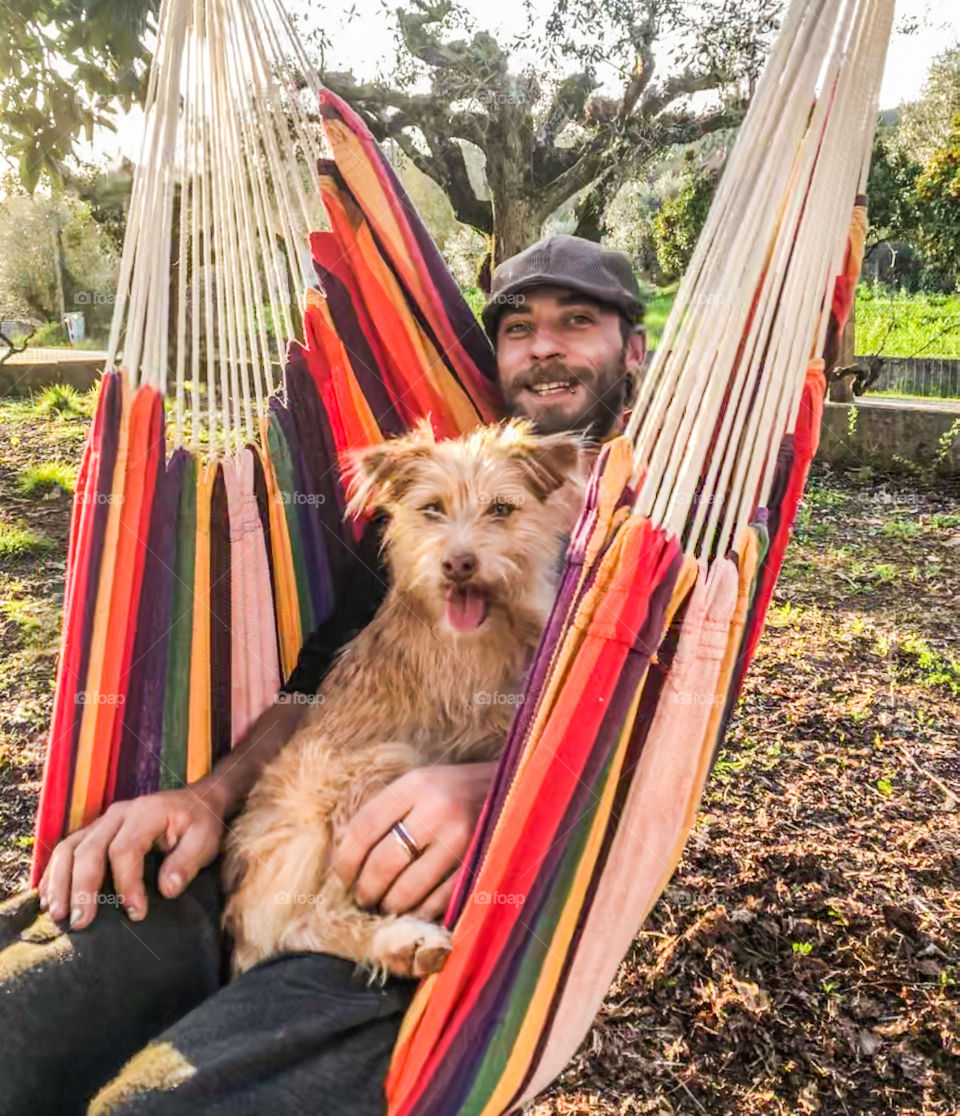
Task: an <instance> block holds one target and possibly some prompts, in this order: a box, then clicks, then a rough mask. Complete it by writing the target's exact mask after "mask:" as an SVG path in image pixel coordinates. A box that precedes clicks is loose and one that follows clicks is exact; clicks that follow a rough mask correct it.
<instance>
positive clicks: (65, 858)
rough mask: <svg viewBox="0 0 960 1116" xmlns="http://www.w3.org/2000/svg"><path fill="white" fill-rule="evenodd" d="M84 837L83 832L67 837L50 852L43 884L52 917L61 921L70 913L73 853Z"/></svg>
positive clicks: (42, 887)
mask: <svg viewBox="0 0 960 1116" xmlns="http://www.w3.org/2000/svg"><path fill="white" fill-rule="evenodd" d="M82 838H83V833H72V834H71V835H70V836H69V837H65V838H64V839H63V840H62V841H61V842H60V843H59V844H58V845H57V847H56V848H55V849H54V850H53V852H52V853H51V854H50V862H49V864H48V865H47V870H46V872H45V873H44V880H45V881H46V882H45V883H43V884H41V889H42V890H43V892H44V894H45V896H46V900H47V910H48V912H49V914H50V917H51V918H52V919H55V920H57V921H59V920H60V919H61V918H66V917H67V915H68V914H69V913H70V881H71V879H72V878H73V854H74V851H75V850H76V847H77V845H79V844H80V841H81V840H82Z"/></svg>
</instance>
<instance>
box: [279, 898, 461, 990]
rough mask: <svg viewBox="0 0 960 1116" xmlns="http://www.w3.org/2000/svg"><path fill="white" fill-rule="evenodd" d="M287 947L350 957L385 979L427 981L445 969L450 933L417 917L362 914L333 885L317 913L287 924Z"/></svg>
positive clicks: (284, 942)
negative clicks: (419, 978)
mask: <svg viewBox="0 0 960 1116" xmlns="http://www.w3.org/2000/svg"><path fill="white" fill-rule="evenodd" d="M282 948H283V949H284V950H289V951H293V950H311V951H313V952H317V953H332V954H334V955H335V956H337V957H346V958H347V959H348V960H350V961H357V962H359V963H360V964H362V965H365V966H366V967H367V968H368V969H370V970H371V972H372V973H373V974H374V975H376V976H380V977H384V976H386V975H387V974H388V973H390V974H392V975H393V976H400V977H423V976H427V975H428V974H429V973H435V972H438V971H439V970H440V969H441V967H442V966H443V962H444V961H445V960H446V958H447V954H449V952H450V931H449V930H447V929H446V928H445V927H444V926H439V925H437V924H436V923H433V922H426V921H425V920H424V919H422V918H417V917H416V916H414V915H379V914H375V913H374V912H372V911H364V910H361V909H360V908H359V907H357V906H355V905H354V904H353V903H352V902H351V901H350V899H349V897H348V896H347V895H346V894H345V892H344V889H343V886H342V884H340V883H339V881H336V882H334V881H333V880H330V881H328V882H327V884H326V885H325V887H324V890H323V892H322V893H321V895H320V897H319V901H318V902H317V903H316V904H315V906H314V909H313V910H312V911H306V910H304V911H302V912H301V913H300V914H299V915H298V916H297V917H295V918H294V919H293V920H292V921H291V922H290V923H289V924H288V925H287V927H286V929H285V930H284V934H283V939H282Z"/></svg>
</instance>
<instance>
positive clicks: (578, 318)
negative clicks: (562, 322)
mask: <svg viewBox="0 0 960 1116" xmlns="http://www.w3.org/2000/svg"><path fill="white" fill-rule="evenodd" d="M567 321H568V322H574V323H575V324H577V325H580V324H582V323H583V322H586V323H587V324H589V323H590V322H592V321H593V318H591V317H590V315H589V314H571V315H570V316H569V317H568V318H567Z"/></svg>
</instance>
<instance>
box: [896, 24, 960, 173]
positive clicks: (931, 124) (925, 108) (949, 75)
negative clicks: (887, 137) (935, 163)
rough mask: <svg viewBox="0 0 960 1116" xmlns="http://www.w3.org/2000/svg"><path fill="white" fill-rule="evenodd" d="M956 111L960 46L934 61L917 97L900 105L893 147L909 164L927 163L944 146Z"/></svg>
mask: <svg viewBox="0 0 960 1116" xmlns="http://www.w3.org/2000/svg"><path fill="white" fill-rule="evenodd" d="M958 112H960V43H957V44H956V45H954V46H952V47H950V49H949V50H945V51H944V52H943V54H939V55H937V57H936V58H934V60H933V62H932V63H931V64H930V70H929V72H928V74H927V80H926V81H925V82H924V85H923V90H922V92H921V93H920V96H919V98H918V99H917V100H916V101H912V102H910V103H908V104H904V105H901V106H900V113H899V121H900V124H899V128H898V131H897V145H898V146H899V147H900V148H901V149H902V151H903V152H904V153H905V154H906V155H907V156H908V158H909V159H910V160H911V161H913V162H916V163H921V164H925V163H928V162H929V161H930V159H931V158H932V157H933V155H934V152H936V151H938V150H939V149H940V148H942V147H943V146H944V145H945V144H946V142H947V137H948V135H949V132H950V121H951V120H952V119H953V117H954V116H955V115H956V114H957V113H958Z"/></svg>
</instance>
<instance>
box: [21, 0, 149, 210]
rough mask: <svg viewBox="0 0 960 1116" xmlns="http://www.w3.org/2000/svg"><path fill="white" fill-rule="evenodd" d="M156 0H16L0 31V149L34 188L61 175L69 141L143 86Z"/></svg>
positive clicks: (105, 119) (126, 103)
mask: <svg viewBox="0 0 960 1116" xmlns="http://www.w3.org/2000/svg"><path fill="white" fill-rule="evenodd" d="M158 7H159V2H158V0H20V2H19V3H18V4H17V5H16V9H14V8H13V6H7V7H6V12H7V15H8V19H15V20H16V26H15V27H14V28H10V29H8V31H7V33H6V34H4V35H3V36H0V148H2V149H3V151H4V152H5V153H6V154H7V156H8V157H10V158H12V159H13V160H15V161H16V162H17V165H18V171H19V176H20V180H21V182H22V183H23V186H24V188H25V189H26V190H27V192H28V193H33V191H34V189H35V188H36V185H37V183H38V181H39V180H40V177H41V175H43V174H46V175H47V176H48V177H49V179H50V181H51V182H52V183H54V184H56V183H59V182H61V181H62V179H63V176H64V171H65V169H66V168H65V163H66V162H67V161H68V160H69V158H70V156H71V155H72V153H73V147H74V142H75V141H76V140H77V139H78V138H79V137H80V136H81V135H85V136H86V138H87V140H88V141H90V140H91V139H92V138H93V129H94V126H96V125H101V126H105V127H108V128H112V127H113V124H112V114H113V109H114V108H115V107H117V106H119V107H122V108H124V109H128V108H129V107H130V106H131V105H132V104H133V103H134V102H135V101H137V100H139V99H141V97H142V95H143V93H144V92H145V82H146V72H147V61H148V51H147V50H146V47H145V38H146V36H147V34H148V32H149V31H150V29H151V28H152V27H153V26H154V21H155V16H156V12H157V9H158Z"/></svg>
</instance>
